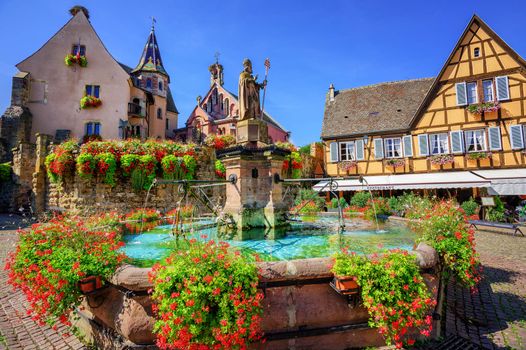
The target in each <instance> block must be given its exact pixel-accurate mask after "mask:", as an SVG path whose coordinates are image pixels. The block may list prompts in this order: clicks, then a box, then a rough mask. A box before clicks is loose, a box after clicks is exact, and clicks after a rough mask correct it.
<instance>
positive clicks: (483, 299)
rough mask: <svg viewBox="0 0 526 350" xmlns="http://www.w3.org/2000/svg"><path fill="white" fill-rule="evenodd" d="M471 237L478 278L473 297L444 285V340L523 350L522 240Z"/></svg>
mask: <svg viewBox="0 0 526 350" xmlns="http://www.w3.org/2000/svg"><path fill="white" fill-rule="evenodd" d="M475 236H476V238H475V242H476V245H477V251H478V252H479V254H480V258H481V261H482V264H483V267H484V273H483V274H484V279H483V281H482V282H481V283H480V285H479V286H478V292H477V293H474V294H472V293H470V291H469V289H465V288H460V287H459V286H457V285H455V284H454V283H453V282H451V283H450V284H449V285H448V288H447V306H446V315H447V316H446V317H447V319H446V326H445V332H446V336H452V335H459V336H461V337H464V338H467V339H470V340H471V341H472V342H474V343H476V344H479V345H481V346H482V347H484V348H487V349H526V238H524V237H514V236H511V235H506V234H501V233H492V232H486V231H477V233H476V235H475Z"/></svg>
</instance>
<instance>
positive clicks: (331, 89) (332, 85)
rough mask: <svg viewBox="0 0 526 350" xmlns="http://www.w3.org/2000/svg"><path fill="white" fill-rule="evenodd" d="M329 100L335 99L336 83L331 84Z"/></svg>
mask: <svg viewBox="0 0 526 350" xmlns="http://www.w3.org/2000/svg"><path fill="white" fill-rule="evenodd" d="M329 101H330V102H333V101H334V84H333V83H331V85H330V86H329Z"/></svg>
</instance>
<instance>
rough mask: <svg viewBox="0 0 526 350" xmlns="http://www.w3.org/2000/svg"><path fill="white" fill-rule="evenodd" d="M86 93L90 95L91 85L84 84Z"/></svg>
mask: <svg viewBox="0 0 526 350" xmlns="http://www.w3.org/2000/svg"><path fill="white" fill-rule="evenodd" d="M86 95H88V96H91V85H86Z"/></svg>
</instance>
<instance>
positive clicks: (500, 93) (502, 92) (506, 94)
mask: <svg viewBox="0 0 526 350" xmlns="http://www.w3.org/2000/svg"><path fill="white" fill-rule="evenodd" d="M495 86H496V87H497V100H499V101H504V100H509V99H510V87H509V82H508V77H507V76H503V77H496V78H495Z"/></svg>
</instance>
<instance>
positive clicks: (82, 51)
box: [71, 44, 86, 56]
mask: <svg viewBox="0 0 526 350" xmlns="http://www.w3.org/2000/svg"><path fill="white" fill-rule="evenodd" d="M71 54H72V55H73V56H77V54H79V55H80V56H86V45H78V44H75V45H73V47H72V48H71Z"/></svg>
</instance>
